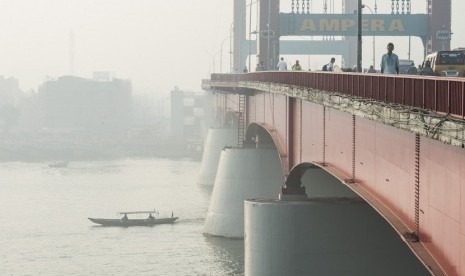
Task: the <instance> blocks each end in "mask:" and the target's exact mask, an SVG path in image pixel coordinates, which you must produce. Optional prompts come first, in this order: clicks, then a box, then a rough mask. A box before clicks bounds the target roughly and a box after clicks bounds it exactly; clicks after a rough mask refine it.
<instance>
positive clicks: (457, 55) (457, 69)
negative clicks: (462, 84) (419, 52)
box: [422, 51, 465, 77]
mask: <svg viewBox="0 0 465 276" xmlns="http://www.w3.org/2000/svg"><path fill="white" fill-rule="evenodd" d="M427 62H429V63H430V65H431V68H432V69H433V71H434V73H435V74H436V75H437V76H445V77H463V76H464V75H465V55H464V53H463V52H462V51H439V52H436V53H432V54H429V55H427V56H426V57H425V60H424V61H423V64H422V67H425V66H426V63H427Z"/></svg>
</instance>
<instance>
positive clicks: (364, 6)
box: [362, 2, 377, 68]
mask: <svg viewBox="0 0 465 276" xmlns="http://www.w3.org/2000/svg"><path fill="white" fill-rule="evenodd" d="M363 8H367V9H368V10H369V11H370V12H371V14H372V15H373V14H374V13H373V10H372V9H371V8H370V7H369V6H367V5H365V4H362V9H363ZM376 10H377V5H376V2H375V13H376ZM375 49H376V47H375V35H373V68H375V59H376V52H375Z"/></svg>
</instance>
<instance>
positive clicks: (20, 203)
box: [0, 159, 244, 276]
mask: <svg viewBox="0 0 465 276" xmlns="http://www.w3.org/2000/svg"><path fill="white" fill-rule="evenodd" d="M199 168H200V163H199V162H195V161H191V160H188V159H179V160H170V159H124V160H112V161H86V162H84V161H80V162H70V164H69V165H68V167H66V168H50V167H49V166H48V163H47V162H42V163H23V162H5V163H0V229H1V231H0V270H1V272H0V274H1V275H15V276H16V275H42V276H44V275H60V276H61V275H68V276H69V275H243V271H244V261H243V260H244V253H243V252H244V246H243V240H234V239H225V238H215V237H207V236H204V235H203V234H202V232H203V224H204V219H205V216H206V213H207V209H208V204H209V200H210V195H211V191H212V188H211V187H201V186H198V185H197V184H196V180H197V174H198V171H199ZM154 208H155V209H157V210H159V215H160V216H171V212H174V215H175V216H179V220H178V221H177V223H175V224H172V225H157V226H154V227H129V228H119V227H100V226H96V225H95V224H93V223H92V222H90V221H89V220H88V219H87V218H88V217H99V218H119V217H120V216H118V215H117V212H118V211H133V210H136V211H137V210H147V209H148V210H150V209H154Z"/></svg>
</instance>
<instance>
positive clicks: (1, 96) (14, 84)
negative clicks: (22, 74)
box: [0, 76, 22, 106]
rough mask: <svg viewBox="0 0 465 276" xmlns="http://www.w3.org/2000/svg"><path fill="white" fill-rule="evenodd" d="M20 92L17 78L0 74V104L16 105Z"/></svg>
mask: <svg viewBox="0 0 465 276" xmlns="http://www.w3.org/2000/svg"><path fill="white" fill-rule="evenodd" d="M21 93H22V92H21V90H20V89H19V84H18V80H17V79H15V78H13V77H9V78H5V77H4V76H0V105H6V104H8V105H13V106H15V105H17V104H18V101H19V99H20V98H21Z"/></svg>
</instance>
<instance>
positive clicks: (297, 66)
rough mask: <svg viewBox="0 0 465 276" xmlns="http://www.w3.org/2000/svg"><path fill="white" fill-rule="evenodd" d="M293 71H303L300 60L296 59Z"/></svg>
mask: <svg viewBox="0 0 465 276" xmlns="http://www.w3.org/2000/svg"><path fill="white" fill-rule="evenodd" d="M292 71H302V66H300V64H299V60H296V61H295V64H294V65H292Z"/></svg>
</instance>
